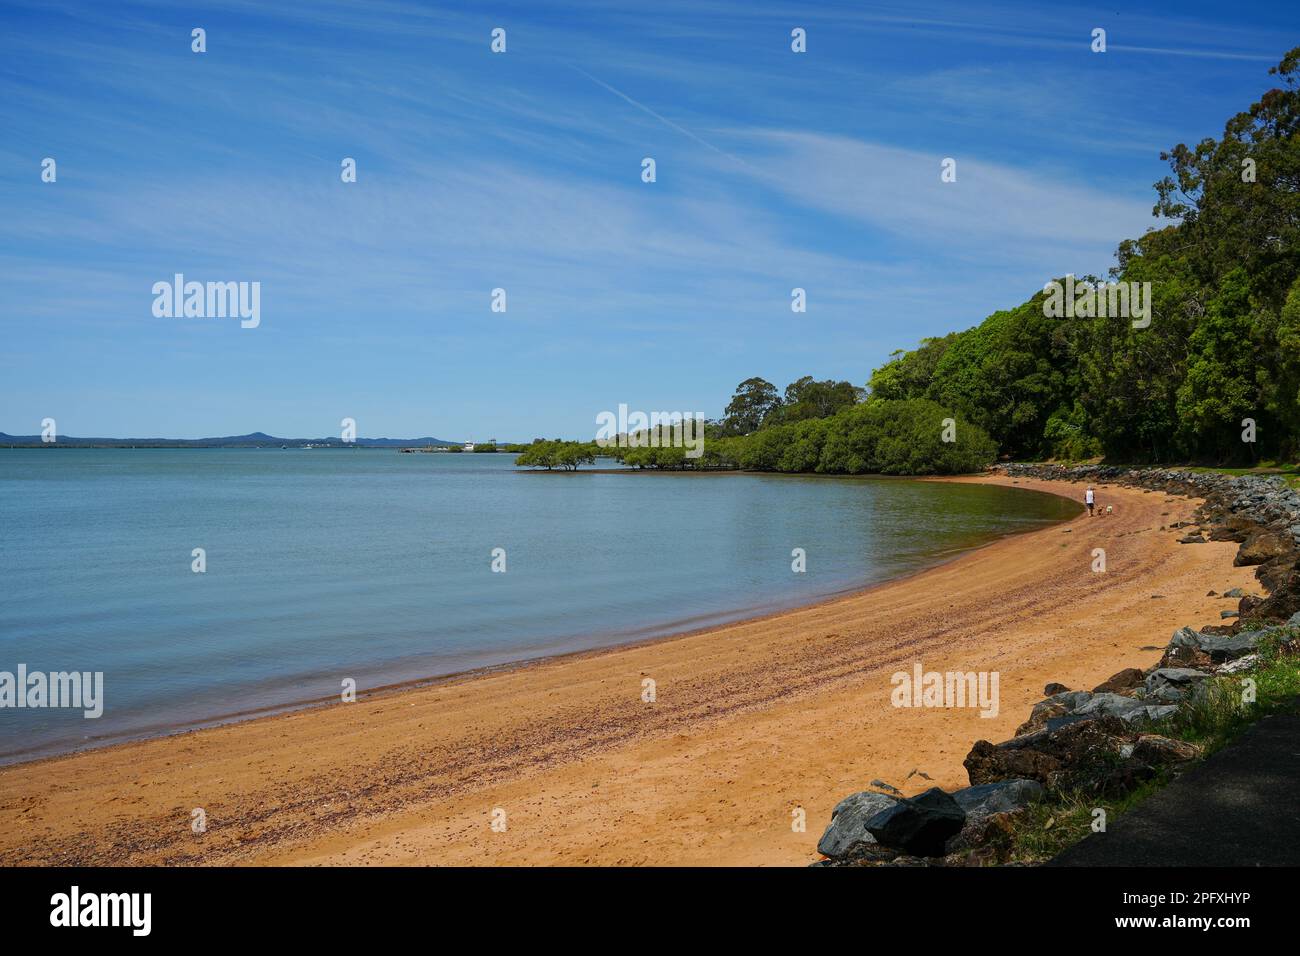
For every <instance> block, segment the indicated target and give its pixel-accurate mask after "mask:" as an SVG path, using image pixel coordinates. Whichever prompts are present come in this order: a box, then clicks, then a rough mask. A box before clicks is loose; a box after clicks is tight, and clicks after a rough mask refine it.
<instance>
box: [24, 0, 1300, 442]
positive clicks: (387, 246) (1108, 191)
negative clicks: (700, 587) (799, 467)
mask: <svg viewBox="0 0 1300 956" xmlns="http://www.w3.org/2000/svg"><path fill="white" fill-rule="evenodd" d="M271 6H274V7H275V10H274V12H271V11H270V10H269V8H270V7H271ZM1117 6H1118V5H1116V4H1108V5H1091V6H1089V5H1079V6H1075V5H1071V4H1068V3H1067V4H1050V5H1049V4H980V5H976V4H972V3H966V2H961V3H954V2H938V3H930V4H926V5H924V6H923V7H922V6H921V5H918V4H915V3H897V4H892V3H878V4H864V3H844V4H833V3H818V4H815V5H813V4H797V3H764V2H743V0H736V2H712V0H701V2H685V0H683V2H677V0H666V2H656V3H653V4H645V3H629V4H612V3H603V4H595V3H591V4H587V3H567V4H566V3H548V4H509V3H495V4H489V3H460V4H457V3H443V4H437V5H433V4H416V3H404V2H383V0H380V2H362V0H355V2H353V0H342V2H334V0H322V2H314V3H301V4H298V3H276V4H274V5H271V4H263V3H257V2H214V3H204V4H196V5H182V4H173V3H161V2H159V3H148V2H145V3H86V4H65V3H59V2H57V0H55V2H50V0H41V2H38V3H24V2H13V0H7V2H6V4H5V5H4V7H3V8H0V128H3V130H4V135H3V137H2V138H0V208H2V209H3V216H2V217H0V328H2V331H3V348H0V431H5V432H9V433H11V434H34V433H37V432H39V431H40V421H41V419H42V418H45V417H53V418H55V419H56V420H57V421H58V425H59V431H60V432H61V433H62V434H67V435H80V436H90V435H113V436H133V437H139V436H167V437H201V436H207V435H223V434H235V433H243V432H247V431H253V430H264V431H267V432H271V433H273V434H278V435H286V436H294V437H298V436H303V437H312V436H317V435H333V434H338V432H339V421H340V419H341V418H343V417H345V416H346V417H352V418H355V419H356V420H357V422H358V432H359V434H361V435H362V436H366V437H380V436H401V437H407V436H418V435H430V434H432V435H435V436H438V437H444V438H452V439H461V438H469V437H473V438H478V439H483V438H487V437H498V438H501V439H503V440H505V439H514V440H530V439H532V438H534V437H537V436H541V435H545V436H548V437H549V436H556V435H563V436H566V437H583V438H590V437H592V436H593V435H594V434H595V416H596V415H597V413H599V412H600V411H602V410H606V409H609V410H614V409H617V407H618V405H619V403H626V404H628V405H629V406H631V408H633V409H643V410H647V411H649V410H667V411H682V412H696V411H702V412H705V413H706V414H708V415H709V416H711V417H712V416H714V415H717V414H719V413H720V411H721V409H722V407H723V406H724V405H725V404H726V402H727V400H728V398H729V397H730V394H731V392H732V390H733V388H734V387H735V385H736V383H737V382H739V381H740V380H742V379H744V378H746V377H748V376H750V375H761V376H763V377H765V378H767V379H769V380H770V381H773V382H775V383H776V384H777V385H778V386H784V385H785V384H786V383H787V382H789V381H791V380H793V379H795V378H797V377H799V376H801V375H805V374H811V375H814V376H816V377H818V378H827V377H833V378H845V379H849V380H852V381H854V382H856V383H864V382H865V381H866V379H867V377H868V375H869V374H870V372H871V369H872V368H874V367H876V366H877V365H879V364H880V363H881V362H882V361H883V360H884V359H885V358H886V357H887V355H888V354H889V353H890V352H891V351H892V350H894V349H896V348H899V347H907V346H911V345H913V344H914V343H915V342H916V341H917V340H918V339H919V338H921V337H922V336H927V335H936V334H942V333H945V332H948V331H951V330H954V329H962V328H967V327H969V326H971V325H974V324H976V323H977V322H979V321H980V320H981V319H982V318H983V317H984V316H985V315H987V314H988V313H989V312H991V311H994V310H996V309H999V308H1005V307H1010V306H1014V305H1016V304H1018V303H1019V302H1021V301H1023V300H1024V299H1025V298H1027V297H1028V296H1029V295H1030V294H1032V293H1033V292H1034V291H1035V290H1036V289H1039V288H1041V287H1042V284H1043V282H1044V281H1046V280H1047V279H1049V278H1052V277H1053V276H1057V275H1062V274H1064V273H1066V272H1074V273H1077V274H1084V273H1088V272H1095V273H1101V272H1103V271H1104V270H1105V269H1107V268H1108V267H1109V266H1110V265H1111V263H1112V262H1113V253H1114V249H1115V246H1116V244H1117V243H1118V241H1119V240H1120V239H1122V238H1125V237H1130V236H1137V235H1139V234H1141V232H1142V231H1144V230H1145V229H1147V228H1149V226H1150V225H1151V224H1152V222H1153V220H1152V219H1151V205H1152V203H1153V199H1154V194H1153V192H1152V190H1151V188H1150V184H1151V183H1152V182H1154V181H1155V180H1157V179H1158V178H1160V177H1161V176H1162V175H1163V174H1164V166H1163V164H1162V163H1161V162H1160V160H1159V152H1160V150H1161V149H1164V148H1167V147H1169V146H1172V145H1173V144H1175V143H1177V142H1189V143H1190V142H1193V141H1195V140H1197V139H1199V138H1201V137H1204V136H1207V135H1217V134H1218V133H1219V132H1220V131H1221V130H1222V125H1223V121H1224V120H1225V119H1226V118H1227V117H1228V116H1229V115H1231V114H1232V113H1233V112H1235V111H1237V110H1238V109H1241V108H1244V107H1245V106H1247V105H1248V104H1249V103H1251V102H1253V101H1254V100H1255V99H1257V98H1258V96H1259V94H1260V93H1261V92H1263V91H1264V90H1265V89H1268V88H1269V87H1270V85H1271V83H1270V78H1269V77H1268V76H1267V69H1268V67H1269V66H1271V65H1273V64H1274V63H1276V62H1277V60H1278V59H1280V57H1281V55H1282V54H1283V52H1285V51H1286V50H1287V49H1289V48H1290V47H1292V46H1294V45H1297V44H1300V5H1295V4H1290V3H1288V4H1282V3H1277V4H1272V3H1269V4H1255V3H1249V2H1244V3H1233V4H1226V5H1225V4H1221V3H1187V2H1180V3H1168V4H1158V5H1157V4H1136V5H1134V4H1125V5H1124V6H1123V8H1122V9H1120V10H1118V11H1117V10H1116V7H1117ZM194 27H202V28H204V29H205V30H206V31H207V47H208V49H207V52H206V53H203V54H195V53H192V52H191V50H190V43H191V40H190V31H191V29H193V28H194ZM495 27H502V28H504V29H505V30H506V41H507V52H506V53H505V54H493V53H492V52H491V50H490V48H489V43H490V34H491V31H492V30H493V28H495ZM795 27H803V28H804V29H806V31H807V38H808V39H807V45H808V51H807V53H804V54H795V53H793V52H792V51H791V49H790V31H791V30H792V29H793V28H795ZM1094 27H1102V28H1104V29H1105V30H1106V31H1107V46H1108V49H1107V52H1106V53H1104V54H1095V53H1092V52H1091V50H1090V49H1089V45H1090V40H1091V32H1092V30H1093V28H1094ZM47 156H48V157H53V158H54V159H55V160H56V161H57V164H58V167H57V169H58V181H57V182H56V183H43V182H41V177H40V171H41V169H40V167H41V161H42V159H43V158H44V157H47ZM647 156H650V157H653V158H654V159H655V161H656V164H657V176H658V181H657V182H655V183H653V184H647V183H643V182H642V181H641V175H640V174H641V161H642V159H643V157H647ZM343 157H354V158H355V159H356V161H357V167H358V177H357V178H358V181H357V182H356V183H351V184H345V183H343V182H341V181H340V176H339V172H340V162H341V160H342V159H343ZM945 157H952V158H954V159H956V160H957V181H956V182H955V183H943V182H941V181H940V175H939V173H940V162H941V160H942V159H943V158H945ZM176 272H182V273H184V274H185V275H186V278H187V279H198V280H222V281H224V280H233V281H259V282H260V283H261V285H262V302H261V312H262V318H261V325H260V327H258V328H256V329H242V328H240V326H239V323H238V321H234V320H229V319H207V320H198V319H188V320H187V319H175V318H155V317H154V315H153V313H152V304H153V296H152V293H151V288H152V286H153V283H155V282H157V281H159V280H167V279H170V278H171V276H172V275H173V274H174V273H176ZM796 286H797V287H802V288H804V289H806V290H807V296H808V311H807V312H806V313H804V314H796V313H793V312H791V310H790V290H791V289H792V288H794V287H796ZM497 287H501V288H504V289H505V290H506V293H507V303H508V306H507V311H506V312H505V313H494V312H492V311H491V310H490V307H489V306H490V295H491V290H492V289H493V288H497Z"/></svg>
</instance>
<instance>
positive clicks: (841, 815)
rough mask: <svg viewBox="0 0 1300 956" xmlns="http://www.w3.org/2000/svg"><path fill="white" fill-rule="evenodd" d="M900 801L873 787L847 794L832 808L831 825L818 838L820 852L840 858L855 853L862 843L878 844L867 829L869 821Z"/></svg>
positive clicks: (833, 857) (818, 850)
mask: <svg viewBox="0 0 1300 956" xmlns="http://www.w3.org/2000/svg"><path fill="white" fill-rule="evenodd" d="M897 802H898V798H897V797H891V796H890V795H889V794H887V793H875V792H873V791H871V790H864V791H863V792H862V793H855V794H852V795H851V796H847V797H845V798H844V799H843V800H841V801H840V802H839V803H837V804H836V805H835V809H834V810H832V811H831V823H830V826H828V827H827V828H826V832H825V833H823V834H822V838H821V839H820V840H818V841H817V852H818V853H820V854H822V855H823V856H829V857H831V858H832V859H838V858H840V857H847V856H849V855H851V854H852V853H854V852H855V851H856V850H857V849H859V847H860V844H864V843H867V844H870V843H875V842H876V838H875V837H873V836H872V835H871V834H870V833H868V832H867V828H866V825H865V824H866V822H867V821H868V820H870V819H871V818H872V817H874V816H875V815H876V814H878V813H879V812H880V811H881V810H887V809H888V808H889V807H891V806H893V805H894V804H895V803H897Z"/></svg>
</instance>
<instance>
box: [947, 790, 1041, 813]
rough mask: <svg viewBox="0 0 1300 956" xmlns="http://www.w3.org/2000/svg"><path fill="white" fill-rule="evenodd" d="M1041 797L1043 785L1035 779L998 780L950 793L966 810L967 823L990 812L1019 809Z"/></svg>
mask: <svg viewBox="0 0 1300 956" xmlns="http://www.w3.org/2000/svg"><path fill="white" fill-rule="evenodd" d="M1042 797H1043V785H1042V784H1041V783H1039V782H1038V781H1037V780H1000V781H998V782H997V783H983V784H980V785H979V786H978V787H964V788H962V789H961V790H957V791H954V792H953V794H952V798H953V799H954V800H955V801H957V806H959V807H961V808H962V809H963V810H964V811H966V822H967V823H972V822H974V821H975V820H978V819H979V818H980V817H985V816H988V815H989V814H992V813H1005V812H1007V811H1009V810H1019V809H1020V808H1021V807H1027V806H1029V804H1031V803H1034V802H1035V801H1038V800H1041V799H1042Z"/></svg>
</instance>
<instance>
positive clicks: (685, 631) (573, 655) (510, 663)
mask: <svg viewBox="0 0 1300 956" xmlns="http://www.w3.org/2000/svg"><path fill="white" fill-rule="evenodd" d="M580 473H583V474H598V473H608V474H659V475H671V476H678V477H680V476H684V475H692V474H694V475H704V474H722V475H751V476H752V475H770V476H774V477H779V478H801V477H802V478H818V479H827V480H846V479H855V480H868V479H869V480H881V479H883V480H893V481H936V482H946V481H960V480H964V479H968V478H974V477H977V476H968V475H963V476H952V477H936V476H921V477H908V476H895V475H814V474H807V475H802V474H782V473H769V472H758V471H738V470H730V471H727V470H720V471H711V472H690V471H657V470H639V469H630V468H629V469H621V468H620V469H609V470H608V471H607V472H602V471H601V470H600V469H595V470H590V469H589V470H587V471H585V472H558V471H557V472H548V471H539V472H518V474H580ZM1025 490H1026V491H1029V492H1030V493H1032V494H1048V493H1049V492H1040V491H1035V490H1033V489H1025ZM1062 497H1063V496H1062ZM1082 511H1083V506H1082V505H1080V506H1079V512H1080V513H1082ZM1078 516H1079V514H1076V515H1075V516H1074V518H1077V517H1078ZM1071 520H1073V518H1065V519H1062V520H1060V521H1053V522H1051V523H1050V524H1047V525H1045V526H1036V527H1030V528H1022V529H1017V530H1009V531H1005V532H1003V533H1001V534H998V535H996V536H994V537H992V538H990V539H989V540H987V541H985V542H983V543H981V544H977V545H975V546H973V547H959V548H955V549H951V550H949V551H945V552H941V553H936V554H934V555H932V556H931V559H930V560H928V561H927V562H926V563H925V564H923V565H920V566H918V567H916V568H913V569H911V570H908V571H904V572H902V573H901V574H897V575H894V576H890V577H886V578H883V579H881V580H879V581H874V582H872V583H870V584H858V585H850V586H848V587H844V588H839V589H837V590H834V591H830V592H828V593H826V594H823V595H821V596H820V597H817V598H815V599H814V600H812V601H807V602H805V601H801V600H799V599H797V598H795V599H792V600H790V601H778V602H774V606H772V607H770V608H769V609H767V610H762V611H759V612H758V613H750V612H749V611H748V610H747V609H746V608H745V607H737V608H734V609H731V610H727V611H719V612H714V613H711V614H709V615H707V616H708V617H712V618H714V619H715V620H714V621H713V622H711V623H707V624H701V625H698V626H683V625H685V624H686V622H687V621H689V620H690V619H689V618H687V619H678V620H674V621H669V622H666V623H664V624H662V625H650V626H646V627H640V628H631V629H629V630H627V631H623V632H617V631H612V632H608V634H607V636H608V637H614V636H615V635H617V634H619V633H624V634H635V633H636V632H637V631H649V632H651V633H649V634H647V635H646V636H637V637H633V638H631V639H630V640H626V641H616V642H615V643H610V644H604V643H602V644H600V645H598V646H594V647H585V648H576V649H573V650H561V651H548V652H543V653H541V654H539V655H537V656H535V657H522V658H513V659H510V660H506V661H501V662H498V663H489V664H482V665H477V666H472V667H466V668H462V669H459V670H454V671H449V672H447V673H445V674H422V675H420V676H418V677H409V678H404V679H401V680H395V681H389V682H387V683H383V684H378V685H376V686H374V687H371V688H369V689H367V690H364V691H358V692H357V701H358V702H361V701H366V700H371V699H375V698H378V697H382V696H388V695H391V694H400V693H404V692H406V691H411V690H417V689H421V688H426V687H436V686H438V685H441V684H446V683H450V682H459V681H465V680H475V679H478V678H480V677H486V676H489V675H492V674H497V673H501V672H504V671H510V670H515V669H517V668H526V667H534V666H539V665H543V664H548V663H552V662H555V663H561V662H565V661H570V660H581V659H584V658H587V657H591V656H594V655H600V654H607V653H611V652H617V651H620V650H635V649H640V648H645V647H648V646H651V645H654V644H657V643H659V642H662V641H672V640H677V639H679V638H690V637H697V636H700V635H704V634H708V633H709V632H711V631H714V630H717V629H720V628H725V627H731V626H736V625H746V624H753V623H760V622H763V621H768V620H770V619H773V618H776V617H779V616H781V615H784V614H788V613H790V612H792V611H798V610H803V609H812V608H817V607H821V606H823V605H826V604H831V603H833V602H836V601H841V600H846V599H852V598H855V597H859V596H861V595H864V594H867V593H869V592H871V591H873V590H875V589H877V588H881V587H886V586H888V585H892V584H896V583H900V582H904V581H907V580H909V579H911V578H913V577H915V576H916V575H919V574H924V573H925V572H927V571H929V570H931V569H933V568H937V567H941V566H943V565H944V564H947V563H948V562H950V561H956V560H959V559H960V558H962V557H963V556H964V555H967V554H973V553H975V552H977V551H979V550H981V549H983V548H987V547H990V546H991V545H994V544H997V543H998V542H999V541H1003V540H1006V539H1007V538H1011V537H1015V536H1017V535H1022V534H1032V533H1033V532H1035V531H1040V530H1044V529H1045V528H1052V527H1056V526H1058V525H1061V524H1065V523H1067V522H1068V521H1071ZM573 640H576V638H574V637H569V638H565V639H560V640H557V641H554V642H553V643H557V644H563V643H565V642H567V641H573ZM338 702H339V700H338V695H337V694H331V695H329V696H325V697H310V698H300V699H295V700H288V701H284V702H282V703H274V704H266V705H263V706H255V707H247V708H243V709H240V710H235V711H229V712H226V713H220V714H213V715H211V716H207V717H201V718H198V719H195V720H185V721H180V722H161V723H159V724H156V725H151V726H147V727H144V728H141V729H139V730H136V731H128V732H122V733H117V734H105V735H104V736H102V737H99V738H95V737H88V738H87V742H86V743H85V744H83V745H81V746H76V747H72V748H69V749H58V750H53V751H50V750H49V748H47V747H39V746H38V747H34V748H31V749H28V750H25V751H24V750H19V751H13V752H11V753H9V754H3V755H0V769H3V768H6V767H17V766H26V765H28V764H35V763H40V762H43V761H50V760H58V759H60V758H64V757H73V756H77V755H79V754H85V753H91V752H95V751H101V750H110V749H114V748H118V747H125V746H130V745H132V744H138V743H144V742H147V741H151V740H162V739H167V738H172V737H183V736H186V735H188V734H193V733H197V732H200V731H204V730H210V729H213V728H217V727H227V726H231V725H233V724H240V723H248V722H252V721H258V720H266V719H273V718H275V717H280V716H283V715H285V714H290V713H306V712H311V711H313V710H317V709H320V708H325V707H330V706H333V705H334V704H337V703H338Z"/></svg>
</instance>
